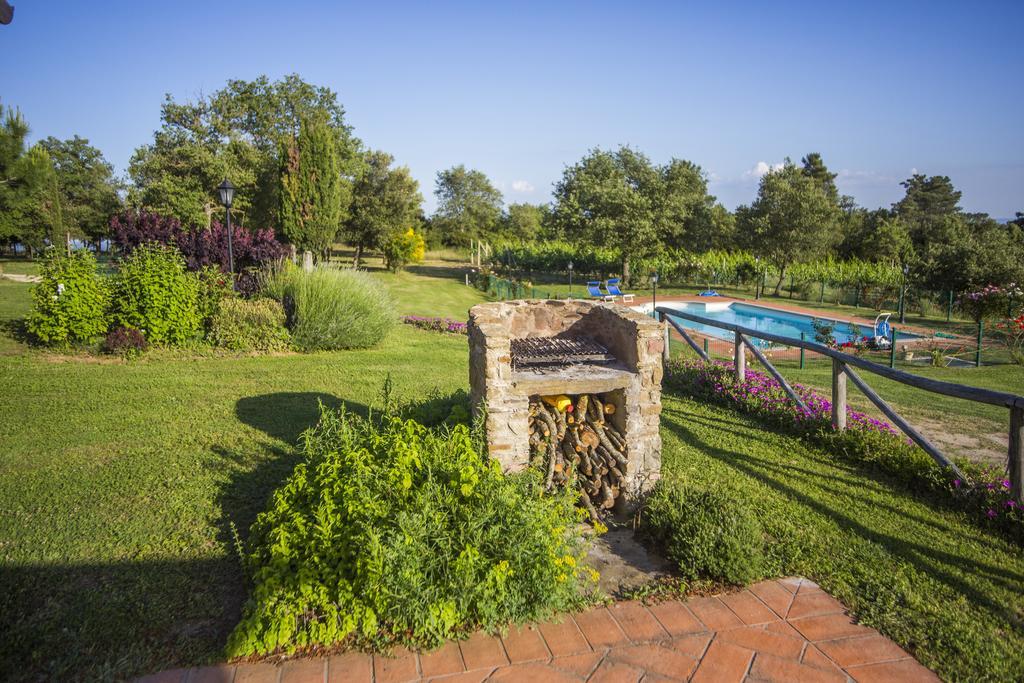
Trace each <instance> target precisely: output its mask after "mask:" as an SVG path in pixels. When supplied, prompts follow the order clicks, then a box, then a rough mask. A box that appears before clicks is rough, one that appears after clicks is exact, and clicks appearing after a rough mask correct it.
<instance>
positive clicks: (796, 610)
mask: <svg viewBox="0 0 1024 683" xmlns="http://www.w3.org/2000/svg"><path fill="white" fill-rule="evenodd" d="M845 611H846V608H845V607H843V605H842V603H841V602H839V601H838V600H836V599H835V598H833V597H832V596H831V595H829V594H828V593H826V592H824V591H822V590H820V589H814V590H812V591H807V592H804V591H801V592H799V593H797V595H796V597H795V598H794V599H793V604H792V605H790V607H789V613H788V614H787V615H786V618H787V619H789V620H790V621H792V620H793V619H801V618H803V617H817V616H821V615H822V614H839V613H840V612H845Z"/></svg>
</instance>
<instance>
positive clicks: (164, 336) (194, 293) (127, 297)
mask: <svg viewBox="0 0 1024 683" xmlns="http://www.w3.org/2000/svg"><path fill="white" fill-rule="evenodd" d="M111 317H112V320H113V324H114V325H117V326H120V327H133V328H135V329H137V330H142V332H143V333H144V334H145V335H146V339H147V340H149V341H150V342H151V343H153V344H172V345H173V344H183V343H185V342H187V341H189V340H191V339H194V338H195V337H196V336H198V334H199V332H200V329H201V324H202V319H201V318H200V312H199V279H198V278H197V277H196V276H195V275H193V274H192V273H189V272H188V271H187V270H186V269H185V260H184V259H183V258H182V257H181V254H180V253H178V250H177V249H175V248H174V247H167V246H163V245H157V244H147V245H143V246H141V247H138V248H137V249H135V250H134V251H132V253H131V255H130V256H129V257H128V258H126V259H124V260H123V261H122V262H121V264H120V266H119V269H118V272H117V275H116V276H115V278H114V284H113V290H112V293H111Z"/></svg>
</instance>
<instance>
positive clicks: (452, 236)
mask: <svg viewBox="0 0 1024 683" xmlns="http://www.w3.org/2000/svg"><path fill="white" fill-rule="evenodd" d="M434 195H435V196H436V197H437V202H438V205H437V211H435V212H434V219H433V221H432V226H433V227H434V228H436V229H437V230H438V232H440V233H441V239H442V241H443V242H444V243H445V244H448V245H455V246H465V245H467V244H469V241H470V240H471V239H479V238H481V237H485V236H487V235H489V234H491V233H493V232H494V230H495V229H496V228H497V227H498V224H499V221H500V220H501V204H502V196H501V192H499V191H498V190H497V189H496V188H495V187H494V186H493V185H492V184H491V181H490V180H488V178H487V176H486V175H484V174H483V173H482V172H480V171H476V170H472V169H469V170H467V169H466V167H465V166H463V165H462V164H460V165H458V166H454V167H452V168H449V169H447V170H444V171H438V173H437V183H436V186H435V189H434Z"/></svg>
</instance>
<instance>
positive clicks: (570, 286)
mask: <svg viewBox="0 0 1024 683" xmlns="http://www.w3.org/2000/svg"><path fill="white" fill-rule="evenodd" d="M566 268H568V269H569V298H570V299H571V298H572V261H571V260H570V261H569V264H568V265H567V266H566Z"/></svg>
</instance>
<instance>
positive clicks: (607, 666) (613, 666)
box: [588, 659, 644, 683]
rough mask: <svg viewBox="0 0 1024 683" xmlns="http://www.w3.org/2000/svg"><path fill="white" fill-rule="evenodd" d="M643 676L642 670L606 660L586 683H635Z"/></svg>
mask: <svg viewBox="0 0 1024 683" xmlns="http://www.w3.org/2000/svg"><path fill="white" fill-rule="evenodd" d="M643 675H644V670H643V669H637V668H636V667H632V666H629V665H628V664H622V663H619V662H613V661H611V660H608V659H606V660H604V661H603V662H601V665H600V666H599V667H597V671H595V672H594V674H593V675H592V676H591V677H590V678H589V679H588V683H637V681H639V680H640V678H641V677H642V676H643Z"/></svg>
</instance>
